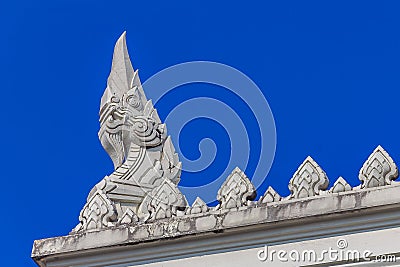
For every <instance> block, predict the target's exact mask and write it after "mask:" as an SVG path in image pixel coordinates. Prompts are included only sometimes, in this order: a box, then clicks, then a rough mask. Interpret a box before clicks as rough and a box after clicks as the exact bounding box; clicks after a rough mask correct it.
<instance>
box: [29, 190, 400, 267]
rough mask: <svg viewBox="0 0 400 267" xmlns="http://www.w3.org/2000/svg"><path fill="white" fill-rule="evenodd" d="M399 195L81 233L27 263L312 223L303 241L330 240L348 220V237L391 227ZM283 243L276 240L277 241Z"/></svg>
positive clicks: (327, 199) (50, 242) (42, 249)
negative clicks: (337, 227) (151, 243)
mask: <svg viewBox="0 0 400 267" xmlns="http://www.w3.org/2000/svg"><path fill="white" fill-rule="evenodd" d="M399 192H400V185H398V184H396V185H391V186H382V187H377V188H372V189H368V190H365V189H363V190H361V189H359V190H355V191H349V192H340V193H333V194H329V195H323V196H314V197H309V198H304V199H301V200H297V199H295V200H284V201H280V202H273V203H256V204H254V206H249V207H246V208H245V209H237V208H235V209H226V210H215V209H212V210H210V211H208V212H205V213H201V214H193V215H184V216H180V217H172V218H166V219H160V220H157V221H154V222H150V223H144V224H138V225H121V226H119V227H111V228H109V229H101V230H92V231H86V232H82V233H76V234H71V235H67V236H62V237H55V238H49V239H43V240H37V241H35V243H34V247H33V251H32V257H33V258H34V259H35V260H36V261H37V262H41V263H42V264H43V266H46V265H44V263H45V262H46V261H47V260H48V259H54V257H57V258H59V257H61V258H63V257H65V256H68V255H75V254H79V255H83V254H90V253H91V252H96V251H101V250H102V249H110V248H114V249H115V248H124V249H126V248H127V246H128V247H131V248H132V249H135V247H136V246H140V244H145V243H146V244H147V243H148V242H155V241H163V244H164V246H165V249H168V246H169V245H168V243H169V242H170V241H171V238H173V239H177V240H180V238H182V237H184V238H185V239H184V241H183V242H187V239H197V238H198V237H199V236H203V235H205V236H208V235H210V234H211V235H212V238H217V237H218V236H219V235H221V236H223V235H224V232H227V231H228V232H230V231H232V233H238V234H239V235H240V234H243V233H249V232H251V231H256V230H257V229H275V231H276V229H286V230H285V231H289V232H290V231H291V232H296V231H299V229H298V227H299V225H298V224H299V223H300V222H301V223H302V224H309V225H310V226H312V225H313V226H315V224H316V223H317V222H318V225H319V226H318V227H317V228H315V229H314V230H311V229H309V230H308V231H310V232H307V231H306V232H304V233H303V238H304V237H306V236H308V237H311V236H324V235H329V234H331V233H330V232H329V231H330V230H331V229H332V226H330V227H328V229H329V231H327V230H324V227H325V226H324V224H325V223H327V221H328V222H329V221H330V220H334V221H335V224H336V225H340V221H345V220H349V219H350V218H351V219H352V222H351V223H350V225H349V224H348V223H347V226H346V227H347V228H348V230H351V232H354V231H365V230H368V231H370V230H373V229H380V228H383V227H394V226H398V225H399V223H400V212H398V210H399V209H400V194H399ZM393 211H395V212H394V213H393ZM389 213H390V214H391V215H390V216H389V217H387V215H382V216H383V217H382V218H379V217H378V218H377V217H376V216H375V217H374V216H373V215H374V214H389ZM385 216H386V217H385ZM393 218H394V221H393V220H392V219H393ZM381 220H382V221H381ZM350 226H351V227H350ZM346 227H345V228H339V229H336V232H335V234H346ZM246 229H248V230H246ZM277 233H279V231H277ZM249 237H251V235H249ZM284 239H285V238H283V237H281V238H280V240H284ZM178 242H179V241H178ZM250 243H251V242H250ZM77 266H78V265H77Z"/></svg>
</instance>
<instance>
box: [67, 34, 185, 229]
mask: <svg viewBox="0 0 400 267" xmlns="http://www.w3.org/2000/svg"><path fill="white" fill-rule="evenodd" d="M125 35H126V34H125V32H124V33H123V34H122V36H121V37H120V38H119V39H118V41H117V43H116V45H115V49H114V55H113V60H112V67H111V72H110V75H109V77H108V80H107V88H106V90H105V91H104V94H103V97H102V98H101V104H100V114H99V115H100V130H99V139H100V141H101V144H102V145H103V147H104V149H105V150H106V151H107V153H108V154H109V155H110V157H111V159H112V161H113V163H114V168H115V171H114V172H113V173H112V174H111V175H109V176H106V177H104V178H103V179H102V180H101V181H100V182H99V183H98V184H97V185H96V186H95V187H94V188H93V189H92V190H91V191H90V193H89V196H88V198H87V203H86V204H85V206H84V207H83V209H82V211H81V213H80V216H79V220H80V223H79V224H78V225H77V227H76V228H75V229H74V230H73V232H78V231H83V230H88V229H100V228H104V227H109V226H114V225H118V224H121V223H134V222H135V221H136V222H137V221H147V220H151V219H158V218H167V217H171V216H172V215H176V213H178V212H179V211H180V210H185V208H186V206H187V201H186V199H185V197H184V196H183V195H182V194H181V192H180V191H179V189H178V188H177V184H178V182H179V179H180V174H181V162H179V159H178V155H177V154H176V153H175V149H174V147H173V145H172V142H171V138H170V137H169V136H167V129H166V126H165V124H163V123H161V120H160V118H159V117H158V114H157V111H156V109H154V106H153V104H152V102H151V100H147V99H146V96H145V94H144V91H143V88H142V85H141V83H140V79H139V74H138V71H137V70H136V71H134V70H133V67H132V64H131V61H130V58H129V55H128V50H127V47H126V37H125Z"/></svg>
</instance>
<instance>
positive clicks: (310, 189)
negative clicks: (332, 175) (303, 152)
mask: <svg viewBox="0 0 400 267" xmlns="http://www.w3.org/2000/svg"><path fill="white" fill-rule="evenodd" d="M328 185H329V180H328V177H327V176H326V174H325V172H324V171H323V170H322V169H321V167H320V166H319V165H318V164H317V163H316V162H315V161H314V160H313V159H312V158H311V157H310V156H308V157H307V158H306V159H305V160H304V162H303V163H302V164H301V165H300V167H299V168H298V169H297V171H296V172H295V173H294V175H293V177H292V179H290V181H289V190H290V192H291V194H290V196H289V198H290V199H292V198H305V197H312V196H316V195H319V194H320V191H321V190H325V189H326V188H327V187H328Z"/></svg>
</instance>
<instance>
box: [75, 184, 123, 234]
mask: <svg viewBox="0 0 400 267" xmlns="http://www.w3.org/2000/svg"><path fill="white" fill-rule="evenodd" d="M116 219H117V212H116V209H115V205H114V203H113V202H112V201H111V200H110V199H109V198H108V197H107V195H106V194H104V193H103V191H101V190H100V189H98V190H97V191H96V192H95V193H94V194H93V195H92V196H91V197H90V198H89V199H88V201H87V202H86V204H85V206H84V207H83V208H82V210H81V212H80V214H79V221H80V223H79V224H78V226H77V227H76V228H75V229H74V231H75V232H78V231H85V230H90V229H101V228H106V227H109V226H113V225H114V221H115V220H116Z"/></svg>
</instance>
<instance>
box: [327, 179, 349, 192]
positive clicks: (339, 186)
mask: <svg viewBox="0 0 400 267" xmlns="http://www.w3.org/2000/svg"><path fill="white" fill-rule="evenodd" d="M351 190H352V188H351V185H350V184H349V183H348V182H347V181H346V180H345V179H344V178H343V177H342V176H340V177H339V178H338V179H337V180H336V181H335V183H334V184H333V186H332V187H331V189H329V193H340V192H346V191H351Z"/></svg>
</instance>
